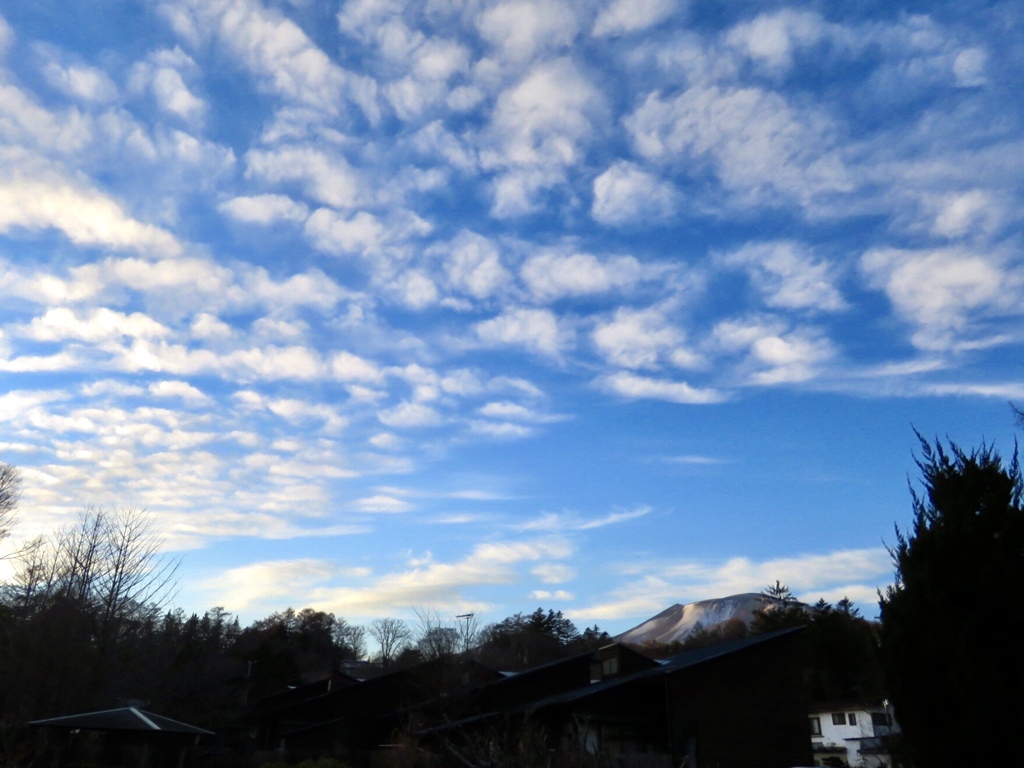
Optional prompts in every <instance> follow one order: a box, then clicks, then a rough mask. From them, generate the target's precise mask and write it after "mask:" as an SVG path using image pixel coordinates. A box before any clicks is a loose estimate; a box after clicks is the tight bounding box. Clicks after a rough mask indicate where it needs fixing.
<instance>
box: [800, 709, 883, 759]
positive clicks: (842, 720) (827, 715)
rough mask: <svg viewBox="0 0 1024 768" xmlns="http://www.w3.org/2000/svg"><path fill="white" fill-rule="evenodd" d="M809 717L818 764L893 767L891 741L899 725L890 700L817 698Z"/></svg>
mask: <svg viewBox="0 0 1024 768" xmlns="http://www.w3.org/2000/svg"><path fill="white" fill-rule="evenodd" d="M809 719H810V728H811V748H812V750H813V752H814V764H815V765H819V766H850V767H851V768H857V767H863V768H892V765H893V761H892V758H891V756H890V755H889V749H888V744H889V740H890V738H891V737H892V736H893V735H894V734H896V733H898V732H899V726H898V725H897V724H896V722H895V721H894V720H893V718H892V712H891V709H890V707H889V705H888V702H886V701H884V700H846V701H826V702H817V703H815V704H813V705H812V706H811V710H810V714H809Z"/></svg>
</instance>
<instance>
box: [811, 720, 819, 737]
mask: <svg viewBox="0 0 1024 768" xmlns="http://www.w3.org/2000/svg"><path fill="white" fill-rule="evenodd" d="M808 719H809V720H810V721H811V736H821V720H820V719H819V718H817V717H811V718H808Z"/></svg>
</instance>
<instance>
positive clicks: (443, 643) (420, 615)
mask: <svg viewBox="0 0 1024 768" xmlns="http://www.w3.org/2000/svg"><path fill="white" fill-rule="evenodd" d="M415 610H416V618H417V619H419V627H418V637H417V639H416V648H417V649H418V650H419V652H420V653H421V654H422V655H423V658H424V659H445V658H451V657H452V656H454V655H455V654H457V653H458V652H459V646H460V642H459V640H460V638H459V631H458V630H457V629H456V628H455V627H452V626H447V622H446V621H445V620H444V619H443V618H442V617H441V614H440V613H439V612H438V611H436V610H434V609H433V608H416V609H415Z"/></svg>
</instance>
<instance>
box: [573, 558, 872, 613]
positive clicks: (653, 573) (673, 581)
mask: <svg viewBox="0 0 1024 768" xmlns="http://www.w3.org/2000/svg"><path fill="white" fill-rule="evenodd" d="M631 570H632V571H633V572H634V573H636V574H637V576H638V578H636V579H633V580H629V581H627V583H625V584H624V585H623V586H622V587H621V588H619V589H616V590H615V591H614V592H613V594H612V595H611V596H610V598H611V599H609V600H607V601H605V602H602V603H598V604H595V605H591V606H587V607H584V608H579V609H576V610H574V611H572V612H571V613H570V616H571V617H576V616H586V617H589V618H596V619H612V618H615V619H621V618H623V617H626V616H637V617H643V618H647V617H649V616H651V615H653V614H655V613H658V612H660V611H662V610H664V609H665V605H667V604H672V603H686V602H693V601H697V600H706V599H708V598H709V597H712V596H713V597H723V596H726V595H735V594H743V593H745V592H760V591H761V590H763V589H764V588H765V586H766V585H768V584H774V583H775V581H776V580H778V581H781V582H783V583H784V584H787V585H788V586H789V587H790V589H792V591H793V592H794V593H795V594H796V595H797V596H798V597H799V598H800V599H802V600H804V601H806V602H811V603H814V602H816V601H817V599H818V598H819V597H826V598H831V599H834V595H835V594H836V593H837V592H836V590H846V591H845V592H840V593H839V594H840V596H841V595H842V594H849V595H850V597H851V598H859V599H861V600H865V601H867V602H866V604H865V603H862V605H864V607H865V608H867V607H868V606H869V605H870V606H873V605H874V602H875V600H876V599H877V596H876V589H877V588H879V587H883V586H885V585H886V584H888V583H890V582H891V581H892V561H891V558H890V557H889V553H888V552H887V551H886V549H885V548H884V547H877V548H873V549H848V550H838V551H835V552H830V553H827V554H815V553H808V554H804V555H795V556H791V557H778V558H774V559H770V560H764V561H760V562H758V561H754V560H750V559H749V558H746V557H735V558H731V559H729V560H725V561H720V562H681V563H680V562H677V563H672V562H667V563H666V562H658V563H649V562H648V563H639V564H637V566H636V567H635V568H633V569H631ZM865 613H866V614H867V615H871V612H870V611H865Z"/></svg>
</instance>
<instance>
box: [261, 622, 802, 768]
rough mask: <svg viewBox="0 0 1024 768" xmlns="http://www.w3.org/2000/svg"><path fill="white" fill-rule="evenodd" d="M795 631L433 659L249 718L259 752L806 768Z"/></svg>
mask: <svg viewBox="0 0 1024 768" xmlns="http://www.w3.org/2000/svg"><path fill="white" fill-rule="evenodd" d="M801 655H802V638H801V631H800V629H789V630H782V631H780V632H775V633H770V634H764V635H757V636H754V637H749V638H745V639H743V640H739V641H736V642H733V643H728V644H723V645H718V646H712V647H707V648H701V649H697V650H693V651H688V652H685V653H682V654H679V655H677V656H675V657H673V658H671V659H668V660H667V661H656V660H654V659H651V658H648V657H647V656H645V655H644V654H642V653H639V652H637V651H635V650H632V649H630V648H629V647H627V646H624V645H620V644H612V645H609V646H606V647H604V648H601V649H599V650H597V651H594V652H588V653H584V654H580V655H578V656H574V657H571V658H567V659H562V660H559V661H556V662H552V663H550V664H545V665H543V666H540V667H535V668H533V669H530V670H526V671H524V672H521V673H518V674H514V675H508V674H502V673H498V672H494V671H493V670H489V669H487V668H485V667H483V666H482V665H479V664H477V663H476V662H474V661H472V660H470V659H468V658H455V659H449V660H438V661H434V662H429V663H426V664H421V665H417V666H416V667H412V668H409V669H404V670H399V671H394V672H391V673H388V674H385V675H381V676H380V677H377V678H373V679H369V680H364V681H360V682H356V683H355V684H344V685H341V686H339V687H336V688H333V689H330V690H325V688H324V687H323V686H321V687H319V688H310V689H308V693H309V694H310V695H309V696H308V697H305V698H303V696H302V695H301V694H296V693H291V694H289V695H288V696H283V697H279V698H278V699H277V700H276V701H270V702H266V701H264V702H258V703H257V705H256V706H254V708H253V710H252V714H253V723H254V725H255V730H256V733H257V739H258V742H259V743H258V744H257V749H261V750H266V749H278V750H282V749H283V750H286V751H289V752H291V753H293V754H298V753H301V754H303V755H314V754H316V755H325V754H330V755H335V756H340V757H343V758H346V759H349V760H351V761H355V762H358V761H360V760H361V759H363V758H365V759H368V760H373V759H374V756H375V755H376V756H378V757H379V756H380V755H381V753H382V752H384V751H386V750H387V746H388V745H389V744H393V743H394V737H395V734H402V735H403V736H404V737H405V740H408V741H415V742H418V744H419V745H420V747H421V748H425V749H428V750H429V751H430V752H431V753H433V754H434V755H435V756H436V757H437V759H440V760H442V761H444V760H450V761H451V762H452V763H453V764H460V765H462V766H466V765H483V764H494V761H493V756H494V755H495V754H504V753H506V752H507V750H509V749H513V748H514V749H523V748H524V744H525V743H526V742H529V744H528V746H529V747H530V749H532V750H535V752H536V755H535V757H537V762H539V763H544V764H549V765H552V766H555V765H557V763H558V760H559V759H560V757H559V756H567V757H571V756H572V755H573V754H575V755H582V754H584V753H601V754H604V755H614V756H616V759H617V762H618V763H620V764H621V765H622V766H625V767H626V768H678V767H679V766H685V767H686V768H704V767H705V766H708V767H711V766H714V768H755V767H756V768H789V766H793V765H809V764H810V762H811V749H810V743H809V741H808V739H807V731H806V717H807V705H806V701H805V700H804V697H803V690H802V687H801V685H800V675H799V668H800V659H801Z"/></svg>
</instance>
